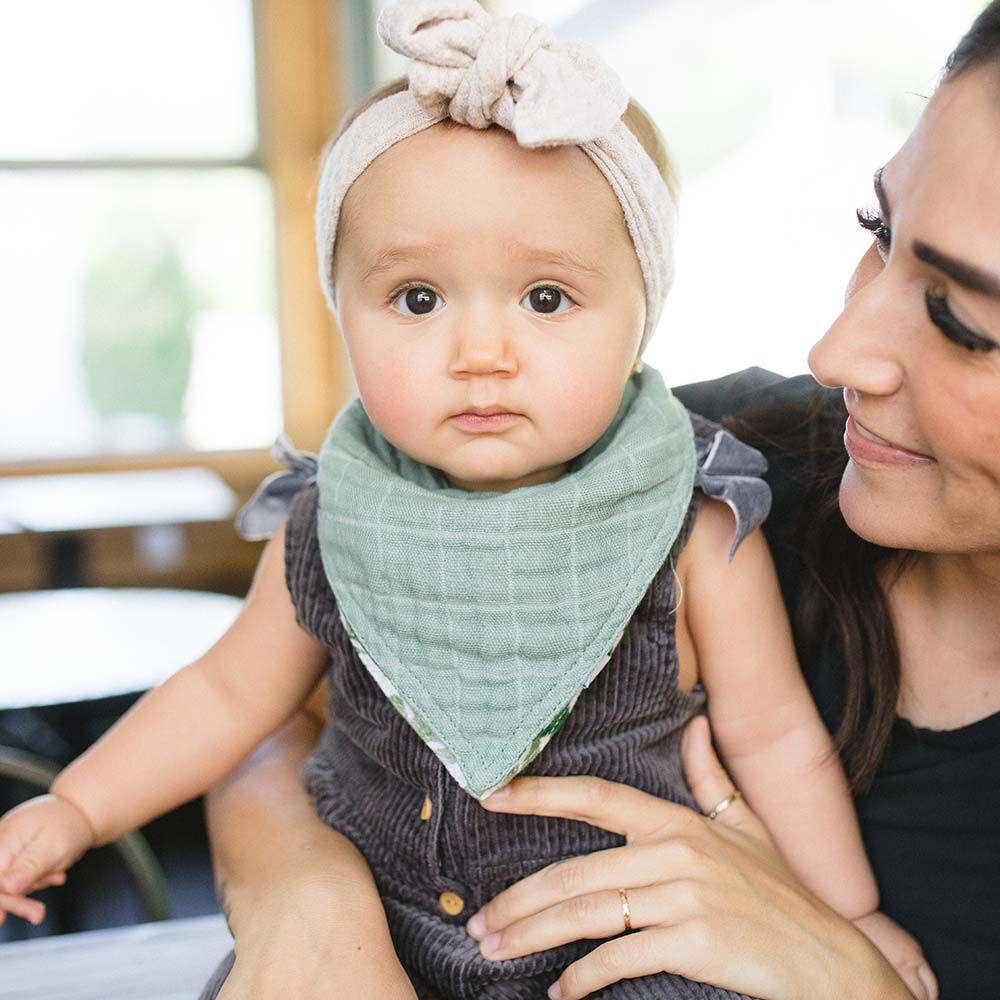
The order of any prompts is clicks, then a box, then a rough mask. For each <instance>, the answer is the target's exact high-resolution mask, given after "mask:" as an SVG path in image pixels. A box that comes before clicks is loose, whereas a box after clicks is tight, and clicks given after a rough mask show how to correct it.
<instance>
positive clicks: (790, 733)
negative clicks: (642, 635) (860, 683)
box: [678, 499, 878, 919]
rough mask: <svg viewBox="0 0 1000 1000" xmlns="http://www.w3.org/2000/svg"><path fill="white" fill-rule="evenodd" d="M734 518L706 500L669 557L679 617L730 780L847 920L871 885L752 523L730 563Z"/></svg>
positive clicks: (846, 796)
mask: <svg viewBox="0 0 1000 1000" xmlns="http://www.w3.org/2000/svg"><path fill="white" fill-rule="evenodd" d="M733 523H734V522H733V517H732V514H731V513H730V512H729V510H728V508H726V507H725V506H724V505H723V504H721V503H718V502H716V501H714V500H707V499H706V500H705V502H704V503H703V505H702V508H701V510H700V511H699V513H698V518H697V521H696V522H695V528H694V531H693V533H692V535H691V538H690V540H689V542H688V544H687V546H686V547H685V548H684V550H683V552H682V554H681V558H680V559H679V560H678V574H679V576H680V577H681V581H682V584H683V587H684V597H683V600H682V602H681V606H680V614H681V615H682V616H683V626H682V624H681V622H679V623H678V626H679V628H683V629H686V632H687V634H688V635H689V636H690V639H691V642H692V644H693V646H694V650H695V657H696V660H697V670H698V674H699V675H700V677H701V680H702V682H703V684H704V685H705V689H706V691H707V693H708V716H709V720H710V722H711V724H712V732H713V735H714V738H715V741H716V743H717V745H718V748H719V750H720V752H721V754H722V756H723V758H724V759H725V762H726V765H727V766H728V768H729V771H730V773H731V774H732V776H733V778H734V780H735V781H736V783H737V784H738V786H739V787H740V789H741V790H742V791H743V793H744V794H745V795H746V797H747V800H748V802H749V803H750V805H751V806H752V807H753V809H754V811H755V812H756V813H757V815H758V816H760V818H761V819H762V820H763V822H764V824H765V825H766V826H767V828H768V829H769V830H770V832H771V834H772V836H773V837H774V839H775V842H776V843H777V845H778V847H779V849H780V850H781V852H782V854H784V855H785V857H786V858H787V860H788V862H789V864H790V865H791V867H792V868H793V869H794V870H795V872H796V874H797V875H798V876H799V877H800V878H801V879H802V881H803V882H804V883H805V884H806V885H807V886H808V887H809V888H810V889H812V890H813V892H815V893H816V894H817V895H818V896H820V897H821V898H822V899H823V900H825V901H826V902H827V903H828V904H829V905H830V906H832V907H833V908H834V909H835V910H837V911H838V912H839V913H841V914H842V915H843V916H845V917H847V918H848V919H856V918H858V917H862V916H864V915H866V914H868V913H871V912H872V911H874V910H875V909H876V908H877V906H878V890H877V888H876V885H875V879H874V877H873V875H872V872H871V868H870V867H869V865H868V859H867V857H866V856H865V852H864V848H863V846H862V843H861V834H860V830H859V828H858V822H857V818H856V816H855V813H854V808H853V805H852V802H851V797H850V793H849V790H848V787H847V782H846V779H845V777H844V774H843V771H842V770H841V767H840V762H839V760H838V758H837V755H836V753H835V752H834V750H833V746H832V743H831V740H830V737H829V734H828V733H827V731H826V728H825V727H824V725H823V722H822V720H821V719H820V717H819V713H818V712H817V710H816V706H815V705H814V703H813V700H812V697H811V696H810V694H809V690H808V688H807V687H806V684H805V681H804V680H803V678H802V674H801V672H800V670H799V666H798V662H797V659H796V656H795V648H794V645H793V642H792V635H791V629H790V627H789V624H788V618H787V616H786V614H785V609H784V603H783V601H782V598H781V592H780V590H779V588H778V581H777V577H776V575H775V572H774V566H773V563H772V561H771V556H770V553H769V551H768V549H767V544H766V542H765V541H764V538H763V535H762V534H761V532H759V531H756V532H754V533H753V534H751V535H750V536H749V537H747V538H746V539H745V541H744V542H743V544H742V545H741V546H740V548H739V549H738V550H737V553H736V556H735V557H734V559H733V561H732V563H729V562H728V549H729V545H730V542H731V540H732V533H733Z"/></svg>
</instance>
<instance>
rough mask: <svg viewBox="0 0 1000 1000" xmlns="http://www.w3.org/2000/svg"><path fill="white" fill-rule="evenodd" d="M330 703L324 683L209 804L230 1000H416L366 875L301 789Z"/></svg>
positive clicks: (220, 787)
mask: <svg viewBox="0 0 1000 1000" xmlns="http://www.w3.org/2000/svg"><path fill="white" fill-rule="evenodd" d="M325 693H326V684H325V682H324V683H321V684H320V685H319V687H318V688H317V689H316V692H315V693H314V695H313V697H312V699H311V700H310V702H309V705H308V706H307V707H306V709H304V710H302V711H300V712H298V713H297V714H296V715H295V716H293V717H292V718H291V719H290V720H289V721H288V722H287V723H286V724H285V725H284V726H283V727H282V728H281V729H280V730H278V732H276V733H275V734H274V735H273V736H272V737H271V738H270V739H268V740H267V741H266V742H265V743H263V744H262V745H261V746H260V747H259V748H258V749H257V750H256V751H255V752H254V753H253V754H252V755H251V756H250V757H249V758H248V759H247V761H246V762H245V763H244V764H243V765H242V766H241V767H240V768H239V769H238V770H237V771H235V772H234V773H233V774H232V775H230V776H229V777H227V778H225V779H224V780H223V781H222V782H220V783H219V784H218V785H217V786H216V787H215V788H213V789H212V790H211V792H209V794H208V796H207V798H206V815H207V819H208V830H209V837H210V839H211V843H212V860H213V865H214V868H215V879H216V885H217V888H218V895H219V901H220V905H221V906H222V908H223V910H224V912H225V914H226V919H227V920H228V922H229V927H230V930H231V931H232V934H233V937H234V939H235V948H236V964H235V965H234V967H233V970H232V971H231V972H230V974H229V978H228V979H227V981H226V985H225V986H224V988H223V990H222V993H221V994H220V995H219V998H220V1000H229V998H230V997H232V998H233V1000H238V998H242V997H246V996H280V995H286V996H290V997H295V998H296V1000H312V998H313V997H315V998H317V1000H318V998H320V997H328V996H331V995H333V994H334V993H336V988H335V987H337V986H338V984H341V986H342V988H343V990H344V993H343V995H345V996H347V995H355V996H377V997H385V998H388V1000H412V998H414V997H415V994H414V991H413V988H412V986H411V985H410V983H409V980H408V979H407V977H406V975H405V973H404V971H403V968H402V966H401V965H400V963H399V961H398V959H397V957H396V953H395V951H394V950H393V946H392V941H391V939H390V937H389V929H388V925H387V923H386V919H385V912H384V911H383V909H382V904H381V901H380V899H379V896H378V892H377V890H376V888H375V882H374V879H373V878H372V875H371V872H370V870H369V869H368V865H367V864H366V863H365V860H364V858H363V857H362V856H361V854H360V852H359V851H358V850H357V849H356V848H355V847H354V845H353V844H352V843H351V842H350V841H349V840H347V838H346V837H344V836H342V835H341V834H339V833H337V832H336V831H335V830H333V829H332V828H331V827H329V826H327V825H326V824H325V823H323V822H322V821H321V820H320V819H319V818H318V817H317V815H316V813H315V810H314V809H313V806H312V803H311V801H310V799H309V797H308V795H307V793H306V791H305V789H304V787H303V785H302V781H301V779H300V778H299V774H298V770H299V765H300V764H301V762H302V761H303V759H304V758H305V756H306V755H307V754H308V753H309V752H310V751H311V750H312V749H313V747H314V746H315V745H316V740H317V737H318V735H319V732H320V728H321V725H322V721H323V715H324V712H323V706H324V704H325V698H324V696H325ZM279 991H280V992H279ZM338 995H339V994H338Z"/></svg>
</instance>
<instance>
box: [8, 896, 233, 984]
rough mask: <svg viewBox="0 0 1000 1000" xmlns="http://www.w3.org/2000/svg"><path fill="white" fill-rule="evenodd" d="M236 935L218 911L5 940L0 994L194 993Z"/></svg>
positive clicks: (227, 949) (203, 982)
mask: <svg viewBox="0 0 1000 1000" xmlns="http://www.w3.org/2000/svg"><path fill="white" fill-rule="evenodd" d="M231 945H232V941H231V939H230V937H229V930H228V929H227V927H226V922H225V919H224V918H223V917H222V916H221V915H215V916H211V917H192V918H189V919H187V920H167V921H164V922H162V923H155V924H138V925H137V926H135V927H119V928H114V929H112V930H105V931H88V932H87V933H85V934H63V935H61V936H59V937H53V938H41V939H39V940H35V941H19V942H16V943H13V944H4V945H0V1000H197V997H198V994H199V993H200V992H201V989H202V987H203V986H204V985H205V982H206V981H207V980H208V977H209V976H210V975H211V974H212V970H213V969H214V968H215V967H216V965H218V964H219V962H220V961H221V960H222V956H223V955H225V954H226V952H228V951H229V949H230V947H231Z"/></svg>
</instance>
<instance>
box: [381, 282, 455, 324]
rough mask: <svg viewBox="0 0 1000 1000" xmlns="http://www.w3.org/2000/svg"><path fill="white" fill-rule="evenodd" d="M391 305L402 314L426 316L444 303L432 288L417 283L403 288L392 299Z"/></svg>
mask: <svg viewBox="0 0 1000 1000" xmlns="http://www.w3.org/2000/svg"><path fill="white" fill-rule="evenodd" d="M392 304H393V306H395V308H396V309H398V310H399V311H400V312H401V313H402V314H403V315H404V316H426V315H427V314H428V313H432V312H435V311H436V310H438V309H439V308H441V306H443V305H444V301H443V300H442V298H441V296H440V295H438V293H437V292H435V291H434V289H433V288H427V287H426V286H425V285H418V286H416V287H414V288H404V289H403V290H402V291H401V292H400V293H399V294H398V295H396V296H395V297H394V298H393V300H392Z"/></svg>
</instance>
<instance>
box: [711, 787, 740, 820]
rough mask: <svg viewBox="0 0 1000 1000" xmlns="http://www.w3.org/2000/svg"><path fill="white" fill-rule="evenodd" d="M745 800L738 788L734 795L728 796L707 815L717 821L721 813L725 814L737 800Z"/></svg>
mask: <svg viewBox="0 0 1000 1000" xmlns="http://www.w3.org/2000/svg"><path fill="white" fill-rule="evenodd" d="M741 798H743V796H742V795H740V790H739V789H738V788H737V789H736V790H735V791H734V792H733V794H732V795H727V796H726V797H725V798H724V799H723V800H722V801H721V802H720V803H719V804H718V805H717V806H716V807H715V808H714V809H713V810H712V811H711V812H708V813H706V814H705V815H706V816H707V817H708V818H709V819H715V818H716V817H717V816H718V815H719V813H724V812H725V811H726V810H727V809H728V808H729V807H730V806H731V805H732V804H733V803H734V802H735V801H736V800H737V799H741Z"/></svg>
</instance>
